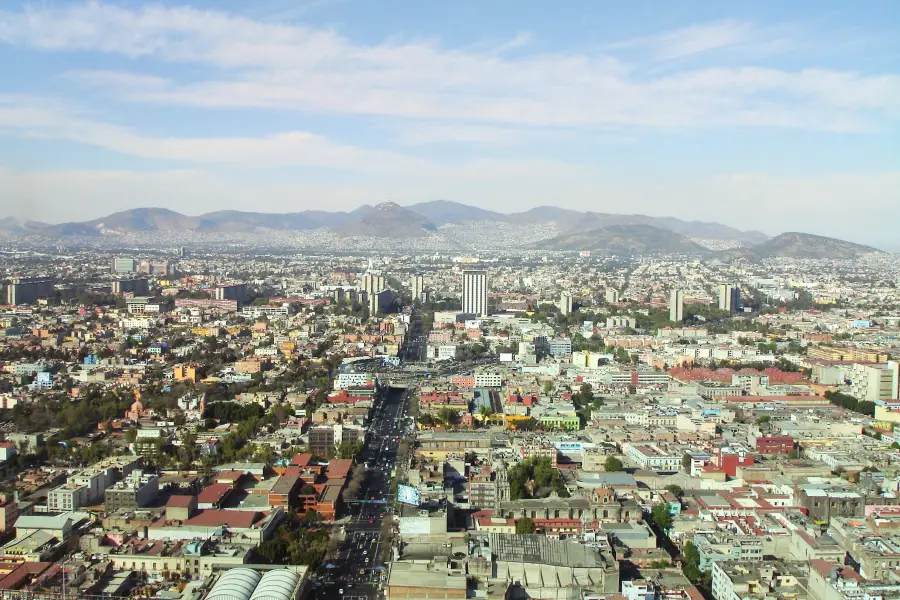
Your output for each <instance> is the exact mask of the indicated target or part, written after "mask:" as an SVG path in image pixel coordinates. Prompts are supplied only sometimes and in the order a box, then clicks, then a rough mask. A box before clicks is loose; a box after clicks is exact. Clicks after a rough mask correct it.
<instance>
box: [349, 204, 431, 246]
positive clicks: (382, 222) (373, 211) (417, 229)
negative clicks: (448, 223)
mask: <svg viewBox="0 0 900 600" xmlns="http://www.w3.org/2000/svg"><path fill="white" fill-rule="evenodd" d="M353 217H354V220H353V221H350V222H349V223H347V224H345V225H343V226H342V227H339V228H338V229H337V231H338V232H340V233H345V234H347V235H357V236H375V237H387V238H412V237H421V236H423V235H428V234H429V233H432V232H434V231H435V230H436V229H437V228H436V227H435V226H434V223H432V222H431V221H429V220H428V219H426V218H425V217H423V216H422V215H420V214H418V213H414V212H413V211H411V210H409V209H407V208H403V207H402V206H400V205H399V204H396V203H395V202H383V203H381V204H379V205H377V206H372V207H366V209H365V210H361V211H360V210H357V211H354V213H353Z"/></svg>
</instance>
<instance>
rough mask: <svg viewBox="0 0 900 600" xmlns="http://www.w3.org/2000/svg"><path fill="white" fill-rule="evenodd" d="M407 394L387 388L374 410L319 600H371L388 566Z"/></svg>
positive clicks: (316, 591)
mask: <svg viewBox="0 0 900 600" xmlns="http://www.w3.org/2000/svg"><path fill="white" fill-rule="evenodd" d="M406 398H407V393H406V391H405V390H402V389H396V388H392V389H390V390H389V391H388V392H387V394H386V395H385V396H384V400H382V401H381V402H380V403H379V404H378V406H377V407H376V408H375V411H374V414H373V416H372V421H371V423H370V426H369V432H368V435H367V437H366V446H365V448H364V449H363V451H362V452H361V453H360V454H359V455H358V456H357V459H356V462H357V464H364V465H366V478H365V480H364V481H363V483H362V485H361V486H360V491H359V494H358V495H357V498H356V500H354V501H352V502H350V503H348V507H347V515H346V517H345V518H344V520H343V522H344V526H343V529H342V533H343V539H342V542H341V545H340V547H339V549H338V556H337V558H336V559H335V560H333V561H331V562H330V563H326V564H325V565H323V567H322V568H321V569H320V571H319V575H320V585H319V587H316V588H315V589H314V595H315V596H316V597H317V598H320V599H322V600H339V599H343V600H377V599H378V598H383V597H384V596H383V592H382V588H383V585H384V583H385V580H386V576H387V575H386V574H387V570H386V567H385V560H384V559H385V558H387V560H388V561H390V548H388V547H387V543H388V542H387V540H385V539H383V538H384V535H385V534H386V533H387V532H389V531H390V527H391V524H392V522H393V512H394V498H393V496H392V494H391V477H392V473H393V472H394V469H395V468H396V461H397V450H398V448H399V445H400V441H401V440H402V439H403V438H404V437H405V436H406V435H407V433H408V421H407V420H406V407H407V402H406Z"/></svg>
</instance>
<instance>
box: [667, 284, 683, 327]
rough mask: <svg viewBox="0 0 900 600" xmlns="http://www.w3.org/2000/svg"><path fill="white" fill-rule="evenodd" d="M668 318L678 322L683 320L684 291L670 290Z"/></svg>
mask: <svg viewBox="0 0 900 600" xmlns="http://www.w3.org/2000/svg"><path fill="white" fill-rule="evenodd" d="M669 320H670V321H673V322H675V323H680V322H681V321H683V320H684V292H682V291H681V290H672V293H671V294H669Z"/></svg>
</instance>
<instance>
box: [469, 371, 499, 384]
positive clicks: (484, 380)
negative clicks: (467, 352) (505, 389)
mask: <svg viewBox="0 0 900 600" xmlns="http://www.w3.org/2000/svg"><path fill="white" fill-rule="evenodd" d="M501 385H503V378H502V377H501V376H500V373H492V372H487V371H484V372H477V371H476V372H475V387H500V386H501Z"/></svg>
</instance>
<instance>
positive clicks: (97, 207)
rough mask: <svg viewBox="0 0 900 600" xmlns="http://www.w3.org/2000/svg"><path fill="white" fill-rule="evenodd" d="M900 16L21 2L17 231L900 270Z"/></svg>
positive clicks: (11, 140)
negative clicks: (337, 227)
mask: <svg viewBox="0 0 900 600" xmlns="http://www.w3.org/2000/svg"><path fill="white" fill-rule="evenodd" d="M896 17H897V15H896V8H895V6H894V5H893V3H891V2H867V3H865V4H863V5H862V6H854V7H852V8H851V7H848V6H847V5H846V4H844V3H838V2H832V3H829V2H825V3H822V2H815V3H811V2H795V3H790V4H784V3H746V4H742V5H740V6H732V5H715V4H711V3H696V2H692V3H679V4H677V5H667V6H659V5H657V4H656V3H649V2H645V3H627V4H622V5H620V4H616V3H599V2H568V3H565V4H564V5H563V6H553V7H552V8H551V7H550V6H548V5H546V3H543V2H521V1H517V2H499V3H491V4H490V5H485V4H484V3H481V2H456V3H451V4H433V3H429V4H428V5H422V4H420V3H415V2H396V3H390V4H388V5H387V6H384V5H381V6H378V7H376V6H375V5H372V4H370V3H365V2H340V1H328V0H325V1H313V2H305V3H297V2H253V3H245V2H234V1H231V2H206V3H203V2H198V3H191V4H186V3H178V2H168V3H161V4H156V3H154V4H138V3H109V2H55V1H54V2H40V3H35V2H31V3H17V2H7V3H4V5H3V7H2V9H0V47H2V48H3V51H2V55H0V64H2V65H3V70H4V73H5V75H6V76H5V77H4V78H3V81H2V83H0V86H2V88H0V90H2V91H0V136H2V137H0V198H2V201H0V204H2V210H0V213H2V214H0V217H4V216H16V217H20V218H27V219H33V220H36V221H42V222H49V223H58V222H62V221H81V220H87V219H92V218H97V217H101V216H104V215H106V214H109V213H110V212H114V211H117V210H122V209H127V208H134V207H145V206H151V207H165V208H172V209H175V210H178V211H180V212H182V213H186V214H190V215H197V214H200V213H204V212H209V211H214V210H220V209H244V210H248V209H252V210H257V211H263V212H296V211H301V210H305V209H318V208H328V209H342V210H350V209H353V208H356V207H357V206H359V205H362V204H377V203H380V202H383V201H385V200H393V201H396V202H398V203H399V204H401V205H409V204H413V203H417V202H423V201H429V200H435V199H442V198H446V199H450V200H455V201H459V202H463V203H466V204H470V205H475V206H479V207H482V208H487V209H492V210H498V211H501V212H513V211H517V210H524V209H527V208H530V207H533V206H539V205H554V206H559V207H563V208H571V209H577V210H592V211H597V212H612V213H617V212H618V213H625V212H627V213H643V214H648V215H653V216H676V217H680V218H683V219H702V220H708V221H719V222H722V223H725V224H728V225H731V226H735V227H740V228H742V229H756V230H760V231H763V232H765V233H767V234H769V235H775V234H777V233H780V232H782V231H794V230H799V231H805V232H809V233H818V234H823V235H831V236H835V237H841V238H844V239H849V240H852V241H855V242H860V243H866V244H871V245H875V246H878V247H885V248H893V247H896V246H897V244H896V241H895V238H896V236H895V234H894V231H895V230H896V228H895V225H894V223H896V222H897V220H898V219H900V208H898V207H900V174H898V173H900V168H898V164H897V163H898V159H897V157H898V156H900V149H898V146H897V141H896V140H897V139H900V138H898V133H900V132H898V126H897V120H898V116H900V110H898V108H900V106H898V98H900V76H898V72H897V68H898V64H897V56H898V42H897V39H898V38H900V35H898V31H897V18H896ZM851 206H852V210H853V212H854V214H856V215H857V217H856V218H853V219H842V218H836V215H837V214H840V213H842V212H843V211H844V210H846V209H847V208H848V207H851ZM865 215H877V218H867V217H866V216H865Z"/></svg>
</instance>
